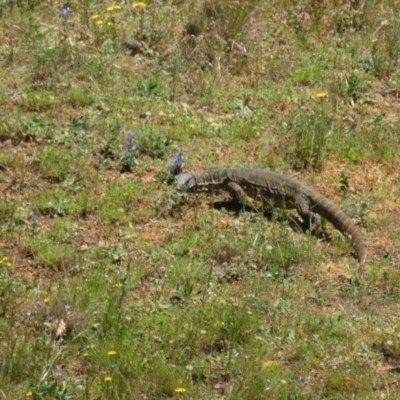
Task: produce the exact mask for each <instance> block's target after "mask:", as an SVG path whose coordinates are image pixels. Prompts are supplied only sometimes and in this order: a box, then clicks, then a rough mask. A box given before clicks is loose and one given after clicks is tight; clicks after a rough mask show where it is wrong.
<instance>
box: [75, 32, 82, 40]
mask: <svg viewBox="0 0 400 400" xmlns="http://www.w3.org/2000/svg"><path fill="white" fill-rule="evenodd" d="M73 37H74V38H75V39H80V38H81V35H80V34H79V33H74V34H73Z"/></svg>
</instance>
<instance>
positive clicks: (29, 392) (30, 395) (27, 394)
mask: <svg viewBox="0 0 400 400" xmlns="http://www.w3.org/2000/svg"><path fill="white" fill-rule="evenodd" d="M25 396H26V397H32V396H33V392H32V391H31V390H29V391H28V392H26V395H25Z"/></svg>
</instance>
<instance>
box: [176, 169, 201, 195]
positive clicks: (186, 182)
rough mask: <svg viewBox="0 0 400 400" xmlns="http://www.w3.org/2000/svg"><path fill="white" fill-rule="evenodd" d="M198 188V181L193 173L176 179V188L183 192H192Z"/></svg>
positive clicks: (181, 175)
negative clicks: (191, 190)
mask: <svg viewBox="0 0 400 400" xmlns="http://www.w3.org/2000/svg"><path fill="white" fill-rule="evenodd" d="M195 186H196V179H195V177H194V175H193V174H191V173H184V174H180V175H178V176H177V178H176V188H177V190H179V191H181V192H186V191H190V189H192V188H193V187H195Z"/></svg>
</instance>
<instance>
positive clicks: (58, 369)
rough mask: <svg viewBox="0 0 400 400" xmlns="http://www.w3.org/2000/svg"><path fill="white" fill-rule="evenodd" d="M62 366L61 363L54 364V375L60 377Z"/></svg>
mask: <svg viewBox="0 0 400 400" xmlns="http://www.w3.org/2000/svg"><path fill="white" fill-rule="evenodd" d="M62 368H63V366H62V365H61V364H57V365H56V371H55V373H54V375H55V376H58V377H60V376H61V371H62Z"/></svg>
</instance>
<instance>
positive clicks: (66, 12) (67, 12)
mask: <svg viewBox="0 0 400 400" xmlns="http://www.w3.org/2000/svg"><path fill="white" fill-rule="evenodd" d="M60 12H61V14H63V15H65V16H66V17H69V16H70V15H71V10H70V9H69V8H68V7H61V8H60Z"/></svg>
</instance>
